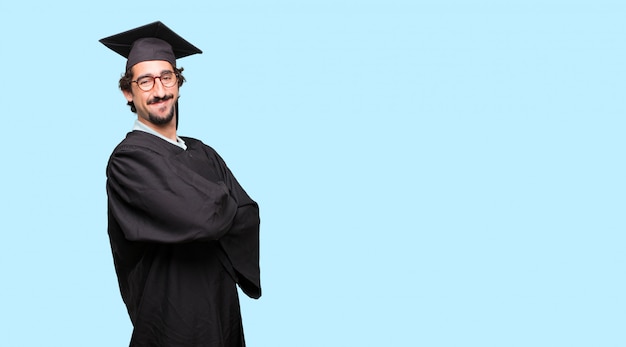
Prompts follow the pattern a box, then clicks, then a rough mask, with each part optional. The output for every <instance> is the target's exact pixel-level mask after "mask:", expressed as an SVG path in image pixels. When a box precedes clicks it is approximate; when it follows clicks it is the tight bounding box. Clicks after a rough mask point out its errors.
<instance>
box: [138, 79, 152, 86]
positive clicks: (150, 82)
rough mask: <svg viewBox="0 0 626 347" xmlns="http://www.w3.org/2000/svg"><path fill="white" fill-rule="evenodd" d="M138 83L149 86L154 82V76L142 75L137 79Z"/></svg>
mask: <svg viewBox="0 0 626 347" xmlns="http://www.w3.org/2000/svg"><path fill="white" fill-rule="evenodd" d="M137 84H138V85H140V86H144V87H145V86H149V85H150V84H152V77H142V78H140V79H138V80H137Z"/></svg>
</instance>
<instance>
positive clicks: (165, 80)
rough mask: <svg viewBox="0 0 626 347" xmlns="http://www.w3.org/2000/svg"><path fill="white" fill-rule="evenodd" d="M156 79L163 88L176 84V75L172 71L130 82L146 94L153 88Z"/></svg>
mask: <svg viewBox="0 0 626 347" xmlns="http://www.w3.org/2000/svg"><path fill="white" fill-rule="evenodd" d="M157 78H158V79H160V80H161V84H163V87H166V88H170V87H173V86H174V85H175V84H176V81H177V80H178V74H177V73H175V72H173V71H164V72H162V73H161V76H143V77H140V78H138V79H137V80H136V81H131V82H134V83H137V87H139V89H141V90H143V91H144V92H147V91H150V90H151V89H152V88H153V87H154V83H155V81H156V79H157Z"/></svg>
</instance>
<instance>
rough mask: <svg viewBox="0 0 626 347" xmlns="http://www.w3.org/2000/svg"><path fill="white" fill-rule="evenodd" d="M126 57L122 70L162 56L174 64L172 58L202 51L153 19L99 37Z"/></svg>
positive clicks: (103, 42) (174, 59) (159, 58)
mask: <svg viewBox="0 0 626 347" xmlns="http://www.w3.org/2000/svg"><path fill="white" fill-rule="evenodd" d="M100 42H101V43H102V44H104V45H105V46H107V47H108V48H110V49H111V50H113V51H115V52H116V53H118V54H120V55H121V56H123V57H125V58H127V59H128V60H127V61H126V70H128V69H130V68H131V67H132V66H133V65H135V64H137V63H140V62H142V61H147V60H165V61H168V62H170V63H171V64H172V66H176V59H178V58H183V57H186V56H189V55H192V54H196V53H202V51H201V50H200V49H199V48H198V47H196V46H194V45H192V44H191V43H189V42H188V41H187V40H185V39H184V38H182V37H180V36H179V35H178V34H176V33H175V32H174V31H172V30H171V29H170V28H168V27H167V26H165V24H163V23H161V22H159V21H157V22H154V23H150V24H146V25H144V26H140V27H138V28H135V29H131V30H128V31H124V32H122V33H119V34H115V35H113V36H109V37H105V38H103V39H101V40H100Z"/></svg>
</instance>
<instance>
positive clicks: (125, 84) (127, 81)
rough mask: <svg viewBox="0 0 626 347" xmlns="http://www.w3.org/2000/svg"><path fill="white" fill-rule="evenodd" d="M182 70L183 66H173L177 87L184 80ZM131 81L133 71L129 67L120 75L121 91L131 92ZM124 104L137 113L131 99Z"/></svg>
mask: <svg viewBox="0 0 626 347" xmlns="http://www.w3.org/2000/svg"><path fill="white" fill-rule="evenodd" d="M183 70H185V68H183V67H181V68H180V69H179V68H177V67H175V68H174V72H175V73H176V75H177V77H178V87H179V88H180V86H182V85H183V82H185V76H183ZM132 83H133V71H132V68H131V69H128V70H126V73H125V74H124V75H123V76H122V78H120V89H121V90H122V91H125V92H129V93H132V92H133V90H132V88H131V85H132ZM126 104H127V105H128V106H130V111H131V112H134V113H137V108H135V103H133V102H132V101H129V102H127V103H126Z"/></svg>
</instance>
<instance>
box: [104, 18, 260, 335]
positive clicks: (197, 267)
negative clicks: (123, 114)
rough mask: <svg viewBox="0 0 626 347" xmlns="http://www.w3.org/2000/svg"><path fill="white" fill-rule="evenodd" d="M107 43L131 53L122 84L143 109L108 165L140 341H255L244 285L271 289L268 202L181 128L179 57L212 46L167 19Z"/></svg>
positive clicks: (117, 255)
mask: <svg viewBox="0 0 626 347" xmlns="http://www.w3.org/2000/svg"><path fill="white" fill-rule="evenodd" d="M100 42H102V43H103V44H104V45H106V46H107V47H109V48H111V49H112V50H114V51H115V52H117V53H119V54H121V55H122V56H124V57H125V58H127V63H126V73H125V75H124V76H123V77H122V78H121V80H120V88H121V89H122V93H123V94H124V97H125V98H126V100H127V101H128V105H129V106H130V107H131V110H132V111H133V112H136V113H137V120H136V121H135V125H134V128H133V131H132V132H130V133H128V134H127V136H126V138H125V139H124V140H123V141H122V142H121V143H120V144H119V145H118V146H117V147H116V148H115V149H114V150H113V153H112V154H111V157H110V159H109V162H108V165H107V171H106V173H107V185H106V188H107V195H108V233H109V238H110V241H111V249H112V252H113V260H114V264H115V270H116V273H117V277H118V281H119V286H120V291H121V294H122V299H123V300H124V303H125V304H126V307H127V309H128V313H129V315H130V319H131V321H132V323H133V327H134V329H133V334H132V337H131V342H130V345H131V346H229V347H230V346H245V342H244V336H243V327H242V323H241V315H240V309H239V299H238V295H237V288H236V285H237V284H238V285H239V287H240V288H241V289H242V290H243V292H244V293H245V294H247V295H248V296H250V297H252V298H255V299H256V298H259V297H260V296H261V287H260V271H259V212H258V206H257V204H256V203H255V202H254V201H253V200H252V199H251V198H250V197H249V196H248V194H246V192H245V191H244V190H243V189H242V187H241V186H240V185H239V183H238V182H237V180H236V179H235V177H234V176H233V174H232V173H231V172H230V170H229V169H228V167H227V166H226V164H225V163H224V161H223V160H222V158H221V157H220V156H219V155H218V154H217V153H216V152H215V151H214V150H213V149H212V148H211V147H209V146H207V145H205V144H203V143H202V142H200V141H199V140H196V139H193V138H189V137H180V136H178V135H177V133H176V129H177V124H178V112H177V109H178V108H177V102H178V91H179V87H180V86H181V85H182V84H183V81H184V77H183V76H182V74H181V72H182V70H183V69H182V68H177V66H176V59H177V58H181V57H185V56H187V55H191V54H195V53H202V52H201V51H200V50H199V49H198V48H196V47H195V46H193V45H191V44H190V43H189V42H187V41H186V40H184V39H183V38H182V37H180V36H178V35H177V34H176V33H174V32H173V31H171V30H170V29H169V28H167V27H166V26H165V25H163V24H162V23H161V22H155V23H152V24H148V25H145V26H142V27H139V28H136V29H132V30H129V31H126V32H123V33H121V34H117V35H113V36H110V37H107V38H104V39H102V40H100Z"/></svg>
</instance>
